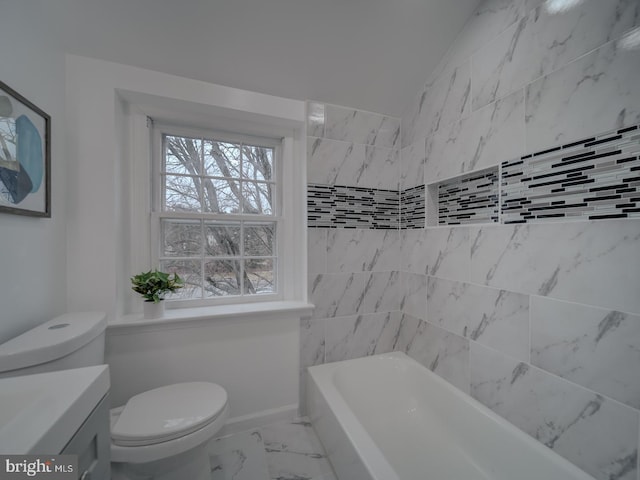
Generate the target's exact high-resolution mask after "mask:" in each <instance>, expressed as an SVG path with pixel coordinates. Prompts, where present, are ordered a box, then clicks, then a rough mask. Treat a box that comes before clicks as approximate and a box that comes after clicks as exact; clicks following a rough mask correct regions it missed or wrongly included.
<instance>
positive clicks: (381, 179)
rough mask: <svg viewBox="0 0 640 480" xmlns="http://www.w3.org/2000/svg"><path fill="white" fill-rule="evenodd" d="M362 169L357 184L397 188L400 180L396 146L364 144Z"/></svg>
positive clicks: (398, 156) (370, 186) (389, 188)
mask: <svg viewBox="0 0 640 480" xmlns="http://www.w3.org/2000/svg"><path fill="white" fill-rule="evenodd" d="M364 154H365V156H364V170H363V172H362V175H361V176H360V178H359V179H358V186H361V187H367V188H381V189H388V190H397V189H398V183H399V181H400V166H399V165H400V151H399V150H398V149H397V148H382V147H372V146H370V145H367V146H365V152H364Z"/></svg>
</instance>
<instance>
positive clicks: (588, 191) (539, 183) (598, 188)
mask: <svg viewBox="0 0 640 480" xmlns="http://www.w3.org/2000/svg"><path fill="white" fill-rule="evenodd" d="M501 183H502V204H501V214H502V222H503V223H505V224H508V223H532V222H536V221H551V220H559V221H567V220H601V219H607V218H640V207H639V204H640V129H639V128H638V126H637V125H636V126H633V127H628V128H623V129H620V130H616V131H612V132H608V133H604V134H601V135H597V136H594V137H590V138H585V139H583V140H580V141H577V142H572V143H569V144H566V145H562V146H559V147H555V148H550V149H548V150H544V151H541V152H537V153H533V154H530V155H525V156H523V157H520V159H519V160H515V161H510V162H503V163H502V182H501Z"/></svg>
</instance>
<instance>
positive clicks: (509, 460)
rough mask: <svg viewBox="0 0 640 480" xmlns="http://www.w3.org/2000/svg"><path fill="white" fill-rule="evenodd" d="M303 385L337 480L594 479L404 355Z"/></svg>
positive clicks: (330, 372) (319, 375)
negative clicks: (338, 479)
mask: <svg viewBox="0 0 640 480" xmlns="http://www.w3.org/2000/svg"><path fill="white" fill-rule="evenodd" d="M307 382H308V383H307V413H308V415H309V417H310V418H311V422H312V424H313V426H314V428H315V430H316V432H317V433H318V436H319V437H320V440H321V441H322V444H323V446H324V448H325V450H326V452H327V455H328V457H329V460H330V461H331V464H332V465H333V467H334V469H335V471H336V474H337V475H338V477H339V478H340V479H341V480H414V479H415V480H418V479H419V480H480V479H482V480H485V479H487V480H488V479H491V480H540V479H553V480H593V477H591V476H590V475H588V474H586V473H585V472H583V471H582V470H580V469H578V468H577V467H576V466H574V465H573V464H571V463H569V462H568V461H567V460H565V459H564V458H562V457H560V456H559V455H557V454H556V453H554V452H553V451H552V450H550V449H549V448H547V447H545V446H544V445H542V444H541V443H539V442H538V441H537V440H535V439H534V438H532V437H530V436H529V435H527V434H526V433H524V432H522V431H521V430H519V429H518V428H516V427H515V426H513V425H512V424H510V423H509V422H507V421H506V420H504V419H503V418H501V417H499V416H498V415H496V414H495V413H494V412H492V411H491V410H489V409H488V408H486V407H485V406H484V405H482V404H480V403H479V402H478V401H476V400H475V399H473V398H471V397H470V396H469V395H466V394H465V393H463V392H462V391H460V390H458V389H456V388H455V387H453V386H452V385H450V384H449V383H447V382H446V381H444V380H443V379H442V378H440V377H438V376H437V375H436V374H434V373H432V372H431V371H430V370H429V369H427V368H425V367H423V366H422V365H420V364H419V363H418V362H416V361H414V360H413V359H411V358H409V357H408V356H406V355H405V354H403V353H400V352H394V353H389V354H383V355H375V356H371V357H365V358H358V359H355V360H347V361H344V362H336V363H328V364H325V365H318V366H316V367H311V368H309V375H308V380H307Z"/></svg>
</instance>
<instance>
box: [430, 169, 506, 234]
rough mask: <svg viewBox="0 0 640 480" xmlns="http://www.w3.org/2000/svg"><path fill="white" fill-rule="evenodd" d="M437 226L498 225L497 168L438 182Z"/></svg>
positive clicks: (435, 186) (436, 186)
mask: <svg viewBox="0 0 640 480" xmlns="http://www.w3.org/2000/svg"><path fill="white" fill-rule="evenodd" d="M429 188H437V203H438V222H437V223H438V225H463V224H470V223H498V215H499V212H498V211H499V208H498V205H499V199H498V196H499V182H498V167H494V168H491V169H488V170H483V171H481V172H475V173H472V174H469V175H464V176H462V177H457V178H454V179H451V180H446V181H444V182H440V183H438V184H436V185H434V186H430V187H429Z"/></svg>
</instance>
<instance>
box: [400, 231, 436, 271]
mask: <svg viewBox="0 0 640 480" xmlns="http://www.w3.org/2000/svg"><path fill="white" fill-rule="evenodd" d="M426 237H427V235H426V230H424V229H422V230H402V231H401V232H400V270H402V271H405V272H411V273H421V274H426V273H427V272H428V266H429V265H428V258H429V257H428V253H429V252H428V248H427V244H426Z"/></svg>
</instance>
